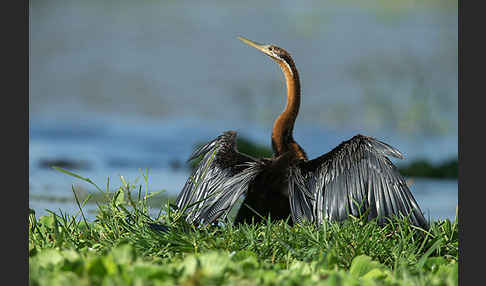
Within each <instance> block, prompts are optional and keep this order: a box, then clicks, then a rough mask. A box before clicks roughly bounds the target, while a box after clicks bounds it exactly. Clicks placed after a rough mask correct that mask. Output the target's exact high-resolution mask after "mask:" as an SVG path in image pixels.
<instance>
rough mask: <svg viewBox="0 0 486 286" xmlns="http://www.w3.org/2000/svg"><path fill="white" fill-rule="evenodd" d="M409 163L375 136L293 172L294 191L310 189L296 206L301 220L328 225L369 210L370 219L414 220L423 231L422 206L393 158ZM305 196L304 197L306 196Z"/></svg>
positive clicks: (291, 184) (359, 138)
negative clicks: (325, 221) (404, 218)
mask: <svg viewBox="0 0 486 286" xmlns="http://www.w3.org/2000/svg"><path fill="white" fill-rule="evenodd" d="M387 156H393V157H396V158H400V159H403V155H402V154H401V153H400V152H399V151H398V150H396V149H395V148H393V147H391V146H389V145H388V144H386V143H383V142H381V141H378V140H376V139H373V138H371V137H367V136H363V135H356V136H354V137H353V138H351V139H350V140H348V141H344V142H342V143H341V144H340V145H339V146H337V147H336V148H334V149H333V150H332V151H330V152H328V153H326V154H324V155H322V156H320V157H318V158H316V159H314V160H311V161H303V162H301V163H300V164H297V165H296V166H294V167H292V168H293V172H292V175H291V176H290V180H289V189H290V187H292V188H294V189H295V188H297V189H306V190H307V192H305V193H309V192H310V193H312V197H311V196H310V195H305V196H303V195H301V197H300V198H299V200H295V202H292V201H291V206H292V205H293V207H294V209H295V211H294V210H293V211H292V215H293V216H296V218H295V219H297V220H301V219H303V218H305V219H308V220H311V221H316V222H318V223H321V222H322V219H323V214H324V218H325V219H329V220H333V221H341V220H344V219H346V218H347V217H348V215H349V214H352V215H353V216H359V215H360V213H361V214H363V213H364V211H365V210H368V211H369V214H368V218H369V219H372V218H375V217H378V221H379V222H381V223H382V222H384V220H385V218H387V217H391V216H393V215H397V216H399V215H400V214H402V215H404V216H408V217H409V219H410V221H411V222H412V223H413V224H414V225H417V226H420V227H423V228H427V227H428V223H427V221H426V220H425V218H424V216H423V214H422V211H421V210H420V207H419V206H418V204H417V202H416V201H415V199H414V197H413V196H412V193H411V192H410V190H409V188H408V187H407V184H406V182H405V179H404V178H403V176H402V175H401V174H400V173H399V171H398V169H397V168H396V167H395V166H394V165H393V163H392V162H391V161H390V160H389V159H388V157H387ZM300 193H302V192H300Z"/></svg>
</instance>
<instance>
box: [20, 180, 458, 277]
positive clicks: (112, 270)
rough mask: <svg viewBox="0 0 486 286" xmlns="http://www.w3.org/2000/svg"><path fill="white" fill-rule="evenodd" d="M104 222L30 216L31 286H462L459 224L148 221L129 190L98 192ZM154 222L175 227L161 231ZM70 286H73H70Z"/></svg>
mask: <svg viewBox="0 0 486 286" xmlns="http://www.w3.org/2000/svg"><path fill="white" fill-rule="evenodd" d="M71 175H74V176H75V177H77V178H78V179H81V180H84V181H86V182H89V183H91V184H92V185H93V186H95V188H96V189H97V190H98V191H99V192H100V195H101V196H106V201H104V202H98V212H97V217H96V219H95V220H94V221H92V222H88V221H86V220H85V219H84V214H83V211H82V209H83V205H84V204H85V203H86V202H87V200H89V197H88V198H85V199H84V200H80V199H79V198H78V197H77V196H76V193H74V196H75V200H76V202H77V204H78V206H79V209H80V211H79V214H77V215H75V216H68V215H66V214H63V213H54V212H51V215H50V216H43V217H40V218H37V217H36V216H35V212H34V211H33V210H32V211H31V213H30V215H29V281H30V285H70V286H72V285H457V284H458V282H457V277H458V264H457V261H458V224H457V220H454V221H453V222H451V221H450V220H447V219H446V220H441V221H434V222H433V223H432V224H431V227H430V229H429V230H428V231H424V230H421V229H417V228H415V227H413V226H412V225H410V223H409V222H408V221H407V220H406V219H404V218H402V219H399V218H395V219H392V220H390V223H389V224H387V225H385V226H379V225H377V224H376V222H375V221H371V222H369V223H365V221H364V220H363V219H362V218H350V219H349V220H347V221H345V222H344V223H330V222H326V223H324V224H323V225H321V226H319V227H316V226H314V225H311V224H303V225H296V226H292V227H290V226H289V225H288V224H286V223H285V222H283V221H280V222H274V223H271V222H265V223H260V224H255V225H242V226H234V225H232V224H231V222H230V221H227V222H226V223H225V224H224V225H222V226H219V227H215V226H208V227H200V228H196V227H194V226H191V225H188V224H187V223H185V221H184V217H183V216H182V215H181V214H180V213H179V212H177V211H175V210H174V209H173V208H170V207H169V206H168V205H167V204H166V205H165V206H164V207H163V208H162V211H160V212H158V215H156V216H153V217H151V216H150V215H149V214H150V213H152V212H151V211H152V206H151V205H150V204H149V203H148V202H149V200H150V197H151V195H152V194H150V193H149V192H148V191H147V189H148V188H147V181H148V178H147V176H145V175H144V179H145V187H144V186H142V185H135V184H131V183H129V182H126V181H125V180H123V179H122V182H121V186H120V187H118V188H117V189H116V191H114V192H110V191H109V190H110V187H109V182H107V184H106V188H105V189H101V188H100V187H98V186H97V185H96V184H95V183H94V182H91V181H90V180H89V179H88V178H83V177H81V176H79V175H76V174H72V173H71ZM151 223H160V224H164V225H168V226H170V231H168V232H161V231H156V230H153V229H152V228H150V227H149V224H151ZM68 283H69V284H68Z"/></svg>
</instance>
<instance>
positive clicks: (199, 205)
mask: <svg viewBox="0 0 486 286" xmlns="http://www.w3.org/2000/svg"><path fill="white" fill-rule="evenodd" d="M200 156H203V158H202V160H201V162H200V163H199V165H198V166H197V168H196V169H195V170H194V171H193V173H192V175H191V176H190V177H189V179H188V180H187V182H186V184H185V185H184V187H183V189H182V191H181V192H180V193H179V196H178V197H177V200H176V205H177V207H178V208H179V209H181V210H184V212H185V213H186V214H187V217H186V220H187V221H188V222H190V223H194V222H196V223H202V224H206V223H212V222H214V221H216V220H217V219H219V218H224V217H226V215H227V214H228V213H229V211H230V210H231V208H232V207H233V205H234V204H235V202H236V201H237V199H238V198H239V197H240V196H241V195H242V194H243V193H245V192H246V190H247V189H248V186H249V184H250V182H251V181H252V180H253V179H254V178H255V176H256V175H257V174H258V172H259V171H260V164H259V163H258V162H257V161H256V160H255V159H254V158H252V157H250V156H247V155H244V154H241V153H239V152H238V151H237V150H236V132H234V131H227V132H224V133H223V134H222V135H220V136H219V137H218V138H216V139H214V140H213V141H211V142H209V143H207V144H206V145H203V146H201V147H199V148H198V149H197V150H195V151H194V153H193V154H192V155H191V157H190V158H189V160H193V159H196V158H198V157H200Z"/></svg>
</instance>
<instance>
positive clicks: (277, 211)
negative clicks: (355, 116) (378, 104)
mask: <svg viewBox="0 0 486 286" xmlns="http://www.w3.org/2000/svg"><path fill="white" fill-rule="evenodd" d="M238 39H239V40H241V41H242V42H243V43H246V44H248V45H249V46H251V47H254V48H256V49H257V50H259V51H261V52H262V53H263V54H265V55H266V56H268V57H270V58H271V59H272V60H273V61H275V62H276V63H277V64H278V65H279V66H280V68H281V70H282V72H283V75H284V78H285V83H286V89H287V96H286V100H287V102H286V106H285V109H284V110H283V112H282V113H281V114H280V115H279V116H278V117H277V119H276V120H275V122H274V124H273V129H272V135H271V143H272V150H273V156H272V157H270V158H254V157H252V156H250V155H247V154H243V153H241V152H239V151H238V148H237V144H236V138H237V133H236V131H233V130H229V131H225V132H223V133H222V134H221V135H219V136H218V137H217V138H215V139H213V140H211V141H210V142H208V143H207V144H204V145H202V146H200V147H199V148H196V149H195V150H194V152H193V153H192V154H191V156H190V157H189V159H188V161H191V160H194V159H197V158H202V159H201V161H200V162H199V164H198V165H197V167H196V168H195V169H194V170H193V172H192V173H191V175H190V177H189V178H188V179H187V181H186V183H185V184H184V186H183V188H182V190H181V191H180V193H179V195H178V196H177V199H176V202H175V204H176V206H177V208H178V209H179V210H181V211H182V212H183V213H184V214H185V219H186V221H187V222H189V223H192V224H195V225H210V224H217V223H218V222H220V221H223V220H225V219H226V218H227V217H228V214H229V212H230V211H231V209H232V208H233V207H234V206H235V205H236V203H237V201H238V200H239V199H240V198H242V197H244V200H243V203H242V204H241V207H240V209H239V210H238V212H237V214H236V217H235V219H234V223H235V224H242V223H248V224H250V223H258V222H261V221H263V220H267V219H268V218H270V220H272V221H276V220H286V221H287V222H288V223H289V224H290V225H294V224H297V223H303V222H304V221H309V222H311V223H316V224H322V223H323V222H324V220H328V221H344V220H346V219H347V218H349V216H355V217H359V216H361V215H363V214H364V215H367V219H368V221H369V220H372V219H377V221H378V223H380V224H383V223H385V222H386V221H387V219H389V218H391V217H393V216H398V217H399V216H405V217H407V218H408V219H409V220H410V222H411V223H412V224H413V225H415V226H417V227H421V228H424V229H425V228H428V225H429V224H428V221H427V220H426V219H425V217H424V215H423V213H422V211H421V209H420V207H419V205H418V204H417V202H416V200H415V198H414V197H413V195H412V193H411V191H410V189H409V188H408V186H407V183H406V181H405V179H404V177H403V176H402V175H401V174H400V172H399V170H398V169H397V167H396V166H395V165H394V164H393V163H392V162H391V160H390V159H389V157H395V158H399V159H404V156H403V154H402V153H401V152H400V151H398V150H397V149H395V148H394V147H392V146H390V145H388V144H387V143H384V142H382V141H380V140H377V139H375V138H373V137H369V136H365V135H361V134H358V135H355V136H353V137H352V138H350V139H349V140H347V141H343V142H341V143H340V144H339V145H338V146H337V147H335V148H334V149H332V150H330V151H329V152H327V153H325V154H323V155H321V156H319V157H317V158H315V159H312V160H309V159H308V157H307V154H306V152H305V151H304V149H303V148H302V147H301V146H300V145H299V144H298V143H297V142H296V141H295V140H294V138H293V129H294V123H295V120H296V118H297V115H298V113H299V107H300V101H301V88H300V80H299V73H298V71H297V68H296V66H295V63H294V60H293V59H292V57H291V55H290V53H289V52H287V51H286V50H284V49H283V48H280V47H278V46H276V45H273V44H260V43H257V42H254V41H251V40H248V39H246V38H244V37H238Z"/></svg>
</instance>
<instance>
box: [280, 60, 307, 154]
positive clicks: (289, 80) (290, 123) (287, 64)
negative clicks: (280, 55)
mask: <svg viewBox="0 0 486 286" xmlns="http://www.w3.org/2000/svg"><path fill="white" fill-rule="evenodd" d="M277 62H278V63H279V65H280V67H281V68H282V72H283V73H284V75H285V82H286V84H287V105H286V106H285V109H284V111H283V112H282V113H281V114H280V115H279V116H278V118H277V120H275V123H274V124H273V131H272V147H273V151H274V153H275V157H277V156H279V155H281V154H283V153H285V152H287V151H289V150H292V151H294V152H295V153H296V156H297V157H299V158H302V159H307V157H306V155H305V152H304V150H302V148H301V147H300V146H299V145H298V144H297V143H296V142H295V141H294V139H293V136H292V134H293V129H294V123H295V119H296V118H297V115H298V113H299V107H300V81H299V74H298V72H297V68H296V67H295V64H294V62H293V61H292V59H290V57H289V58H288V59H287V61H277Z"/></svg>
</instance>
